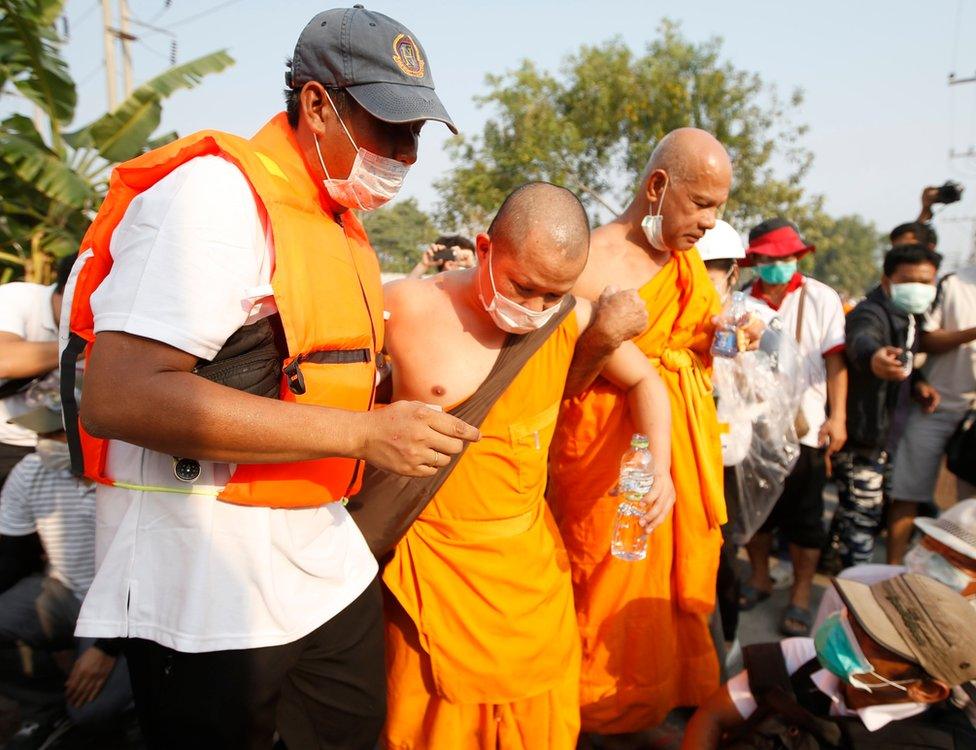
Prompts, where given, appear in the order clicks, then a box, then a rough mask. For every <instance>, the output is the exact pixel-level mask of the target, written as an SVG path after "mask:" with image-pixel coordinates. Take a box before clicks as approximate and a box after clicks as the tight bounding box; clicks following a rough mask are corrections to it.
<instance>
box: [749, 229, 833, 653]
mask: <svg viewBox="0 0 976 750" xmlns="http://www.w3.org/2000/svg"><path fill="white" fill-rule="evenodd" d="M814 249H815V248H814V247H813V245H808V244H806V243H805V242H804V241H803V240H802V239H801V237H800V233H799V231H798V230H797V228H796V227H795V226H794V225H793V224H791V223H790V222H788V221H786V220H785V219H779V218H776V219H769V220H767V221H764V222H762V223H761V224H759V225H758V226H756V227H755V228H753V230H752V231H751V232H750V233H749V251H748V255H747V256H746V261H745V264H746V265H752V266H755V268H756V272H757V275H758V278H757V279H756V280H755V281H754V282H753V283H752V284H751V286H750V288H749V292H750V294H751V295H752V296H753V297H755V298H757V299H760V300H762V301H763V302H765V303H766V304H767V305H769V306H770V307H771V308H772V309H773V310H776V311H777V312H778V313H779V315H780V317H781V319H782V321H783V330H784V331H785V332H788V333H790V334H792V335H793V336H794V337H795V338H796V341H797V344H798V348H799V350H800V358H801V373H800V376H801V378H802V379H803V384H804V387H805V390H804V392H803V395H802V397H801V400H800V412H799V415H798V417H797V436H798V437H799V438H800V457H799V459H798V460H797V463H796V465H795V466H794V468H793V471H792V472H791V473H790V475H789V476H788V477H787V478H786V483H785V485H784V488H783V493H782V495H781V496H780V499H779V500H778V501H777V503H776V506H775V507H774V508H773V511H772V513H770V515H769V518H768V519H767V520H766V523H765V524H764V525H763V526H762V528H761V529H760V530H759V531H758V532H757V533H756V535H755V536H754V537H753V539H752V540H751V541H750V542H749V543H748V544H747V545H746V549H747V551H748V552H749V562H750V563H751V566H752V574H751V577H750V580H749V581H748V582H747V583H744V584H743V586H742V598H741V600H740V601H741V603H742V605H743V608H744V609H748V608H750V607H752V606H754V605H755V603H756V602H757V601H760V600H762V599H765V598H767V597H768V596H769V593H770V590H771V588H772V581H771V580H770V578H769V554H770V552H771V550H772V544H773V531H774V530H775V529H777V528H782V530H783V532H784V534H785V536H786V538H787V540H788V541H789V543H790V557H791V558H792V561H793V587H792V590H791V592H790V604H789V606H788V607H787V608H786V610H785V611H784V613H783V616H782V619H781V621H780V631H781V632H782V633H783V634H784V635H806V634H807V633H809V632H810V623H811V621H812V619H813V616H812V614H811V612H810V592H811V587H812V585H813V576H814V574H815V573H816V570H817V562H818V561H819V559H820V549H821V547H822V546H823V543H824V537H825V532H824V528H823V521H822V516H823V488H824V484H826V481H827V473H828V470H827V462H829V460H830V456H831V455H833V454H834V453H836V452H837V451H839V450H840V449H841V448H842V447H843V446H844V442H845V441H846V439H847V429H846V421H847V366H846V364H845V362H844V308H843V305H842V304H841V301H840V297H839V296H838V295H837V292H835V291H834V290H833V289H831V288H830V287H829V286H827V285H826V284H823V283H821V282H819V281H817V280H816V279H812V278H810V277H808V276H804V275H803V274H801V273H800V272H799V271H797V261H799V260H800V258H802V257H803V256H805V255H807V254H808V253H811V252H813V251H814ZM828 406H829V408H830V414H829V417H828V414H827V407H828ZM801 417H802V418H801ZM801 433H802V434H801Z"/></svg>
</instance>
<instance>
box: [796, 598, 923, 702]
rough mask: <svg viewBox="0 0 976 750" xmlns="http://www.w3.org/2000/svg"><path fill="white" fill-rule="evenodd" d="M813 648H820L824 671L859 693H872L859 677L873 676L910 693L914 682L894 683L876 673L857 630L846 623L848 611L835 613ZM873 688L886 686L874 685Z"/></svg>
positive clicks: (818, 654)
mask: <svg viewBox="0 0 976 750" xmlns="http://www.w3.org/2000/svg"><path fill="white" fill-rule="evenodd" d="M813 645H814V648H816V649H817V659H818V660H819V661H820V663H821V664H822V665H823V666H824V668H825V669H827V670H829V671H831V672H833V673H834V674H835V675H837V676H838V677H840V678H841V679H842V680H843V681H844V682H846V683H847V684H849V685H851V686H852V687H855V688H857V689H858V690H866V691H867V692H869V693H870V692H871V691H872V685H870V684H868V683H866V682H864V681H863V680H861V679H859V678H858V676H857V675H862V674H870V675H873V676H874V677H876V678H877V679H878V680H880V681H881V682H882V683H883V684H884V685H889V686H891V687H894V688H898V689H899V690H902V691H907V688H906V687H905V684H908V683H911V682H914V680H899V681H893V680H889V679H887V678H885V677H882V676H881V675H879V674H878V673H877V672H875V671H874V666H873V665H872V664H871V662H869V661H868V660H867V657H866V656H865V655H864V652H863V651H862V650H861V645H860V644H859V643H858V642H857V637H856V636H855V635H854V631H853V630H851V626H850V623H849V622H848V621H847V612H846V611H845V610H842V611H840V612H834V613H833V614H832V615H830V616H829V617H828V618H827V619H826V620H824V622H823V624H822V625H821V626H820V627H819V628H817V632H816V633H814V634H813ZM873 687H883V685H874V686H873Z"/></svg>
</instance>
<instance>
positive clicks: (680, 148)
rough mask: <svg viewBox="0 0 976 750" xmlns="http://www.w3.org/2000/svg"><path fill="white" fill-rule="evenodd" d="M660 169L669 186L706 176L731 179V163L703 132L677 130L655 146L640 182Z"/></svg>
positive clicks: (715, 142)
mask: <svg viewBox="0 0 976 750" xmlns="http://www.w3.org/2000/svg"><path fill="white" fill-rule="evenodd" d="M656 169H660V170H662V171H664V172H666V173H667V175H668V177H669V178H670V179H671V181H672V182H685V181H687V180H689V179H698V178H700V177H705V176H707V175H714V176H716V177H719V178H724V179H725V180H726V181H731V179H732V160H731V159H730V158H729V153H728V151H726V150H725V146H723V145H722V144H721V143H719V141H718V139H717V138H716V137H715V136H714V135H712V134H711V133H709V132H708V131H706V130H699V129H698V128H678V129H677V130H672V131H671V132H670V133H668V134H667V135H666V136H664V138H662V139H661V141H660V143H658V144H657V146H656V147H655V149H654V151H653V152H652V153H651V158H650V159H648V160H647V166H646V167H645V168H644V174H643V176H642V177H641V182H646V181H647V178H648V177H649V176H650V175H651V173H652V172H653V171H654V170H656Z"/></svg>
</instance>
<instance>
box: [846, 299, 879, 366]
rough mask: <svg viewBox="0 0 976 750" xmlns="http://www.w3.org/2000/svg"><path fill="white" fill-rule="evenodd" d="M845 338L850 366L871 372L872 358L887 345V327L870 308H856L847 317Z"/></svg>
mask: <svg viewBox="0 0 976 750" xmlns="http://www.w3.org/2000/svg"><path fill="white" fill-rule="evenodd" d="M844 337H845V339H846V345H845V350H844V351H845V354H846V356H847V361H848V364H850V366H851V367H853V368H856V369H858V370H862V371H864V372H870V371H871V357H873V356H874V353H875V352H876V351H878V349H880V348H881V347H883V346H885V345H886V343H887V342H886V341H885V338H886V336H885V325H884V323H883V321H882V320H881V318H880V317H878V315H877V314H875V313H874V312H872V311H871V310H870V309H868V308H861V309H856V308H855V309H854V310H852V311H851V312H850V314H849V315H848V316H847V322H846V324H845V332H844Z"/></svg>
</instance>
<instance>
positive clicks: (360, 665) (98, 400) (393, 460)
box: [62, 6, 478, 748]
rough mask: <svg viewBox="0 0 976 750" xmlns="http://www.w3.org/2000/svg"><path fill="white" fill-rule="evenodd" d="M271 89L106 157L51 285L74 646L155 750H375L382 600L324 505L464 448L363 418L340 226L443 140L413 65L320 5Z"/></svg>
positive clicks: (371, 297)
mask: <svg viewBox="0 0 976 750" xmlns="http://www.w3.org/2000/svg"><path fill="white" fill-rule="evenodd" d="M286 78H287V83H288V90H287V92H286V100H287V113H281V114H279V115H277V116H275V117H274V118H273V119H272V120H271V121H270V122H269V123H268V124H267V125H265V126H264V128H262V130H261V131H260V132H259V133H258V134H257V135H256V136H255V137H254V138H253V139H251V140H245V139H242V138H239V137H236V136H232V135H229V134H225V133H217V132H212V131H206V132H203V133H198V134H195V135H191V136H188V137H186V138H184V139H182V140H180V141H176V142H175V143H172V144H169V145H168V146H165V147H163V148H161V149H158V150H156V151H153V152H150V153H148V154H145V155H143V156H140V157H138V158H136V159H134V160H132V161H130V162H127V163H126V164H122V165H120V166H119V167H118V168H117V169H116V170H115V171H114V173H113V176H112V182H111V186H110V191H109V194H108V196H107V198H106V200H105V203H104V204H103V206H102V209H101V210H100V212H99V215H98V217H97V218H96V220H95V222H94V223H93V225H92V227H91V228H90V230H89V232H88V233H87V235H86V237H85V240H84V242H83V244H82V248H81V255H80V257H79V260H78V263H77V264H76V266H75V269H74V271H73V278H72V279H71V280H70V282H69V286H70V287H71V290H70V302H68V303H67V309H69V310H70V321H69V326H68V327H69V328H70V334H71V335H70V338H69V339H68V340H67V341H66V342H64V341H63V343H64V344H65V354H64V357H63V359H62V370H63V372H64V373H66V375H68V377H69V378H70V377H71V376H72V375H73V373H74V365H73V362H72V361H71V360H72V358H73V357H74V356H76V355H77V354H78V353H79V352H81V351H82V350H84V352H85V354H86V359H87V369H86V377H85V383H84V394H83V399H82V404H81V413H80V425H79V423H78V420H77V419H75V420H72V419H70V418H67V419H66V421H67V425H68V428H69V431H70V432H71V433H73V438H74V442H75V443H76V445H77V446H78V449H76V450H75V451H74V452H73V461H74V466H75V469H76V470H81V469H83V470H84V472H85V474H86V475H87V476H89V477H90V478H92V479H94V480H95V481H97V482H99V483H100V484H99V488H98V501H97V528H98V539H97V547H98V549H97V557H98V560H97V563H98V570H97V573H96V577H95V581H94V583H93V584H92V586H91V588H90V590H89V593H88V597H87V598H86V600H85V602H84V605H83V607H82V610H81V615H80V617H79V620H78V630H77V632H78V634H79V635H83V636H94V637H103V638H104V637H107V638H123V639H124V643H125V645H124V650H125V653H126V656H127V657H128V661H129V668H130V672H131V676H132V682H133V687H134V694H135V698H136V705H137V710H138V712H139V718H140V722H141V724H142V727H143V730H144V734H145V736H146V738H147V740H148V743H149V746H150V747H152V748H174V747H208V748H210V747H226V748H268V747H270V746H271V744H272V742H273V735H274V733H275V731H276V730H277V731H278V733H279V734H280V736H281V737H282V739H283V740H284V741H285V742H286V743H287V744H288V746H289V747H292V748H300V747H318V748H372V747H373V746H374V745H375V742H376V739H377V736H378V734H379V731H380V728H381V726H382V723H383V720H384V714H385V690H384V664H383V631H382V611H381V600H380V589H379V584H378V581H377V579H376V573H377V568H376V562H375V560H374V558H373V556H372V555H371V553H370V552H369V549H368V547H367V545H366V543H365V541H364V539H363V538H362V535H361V534H360V533H359V530H358V528H357V526H356V525H355V523H354V522H353V521H352V519H351V518H350V516H349V514H348V513H347V512H346V510H345V509H344V507H343V505H342V503H341V502H339V501H341V500H342V499H343V498H344V497H347V496H349V495H351V494H353V493H354V492H355V491H356V490H357V488H358V485H359V481H360V475H361V470H362V462H363V461H367V462H371V463H374V464H376V465H378V466H380V467H383V468H385V469H388V470H392V471H395V472H398V473H401V474H407V475H414V476H425V475H430V474H432V473H433V472H434V471H435V469H436V467H437V466H440V465H444V464H446V463H447V461H448V460H449V456H450V455H452V454H454V453H457V452H459V451H460V450H461V447H462V445H463V441H470V440H475V439H477V437H478V433H477V430H475V429H473V428H471V427H469V426H468V425H466V424H464V423H463V422H461V421H460V420H458V419H455V418H454V417H451V416H449V415H446V414H441V413H438V412H436V411H434V410H431V409H428V408H426V407H424V406H422V405H421V404H416V403H407V402H400V403H395V404H393V405H391V406H389V407H387V408H385V409H382V410H378V411H372V412H371V411H369V407H370V406H371V404H372V400H373V391H374V383H375V374H376V366H375V362H376V352H379V351H380V349H381V348H382V346H383V307H382V291H381V287H380V278H379V268H378V264H377V261H376V257H375V255H374V254H373V252H372V250H371V248H370V247H369V243H368V241H367V239H366V236H365V233H364V232H363V229H362V227H361V225H360V224H359V221H358V220H357V219H356V217H355V216H354V214H353V212H352V211H350V210H348V209H351V208H352V209H362V210H371V209H374V208H377V207H378V206H380V205H382V204H383V203H384V202H386V201H387V200H389V198H391V197H392V196H393V195H394V194H395V193H396V191H397V189H398V188H399V184H400V181H401V180H402V178H403V175H404V173H405V172H406V171H407V168H408V167H409V166H410V165H411V164H412V163H413V162H414V161H415V159H416V153H417V137H418V134H419V131H420V128H421V126H422V125H423V123H424V122H425V121H426V120H439V121H441V122H444V123H446V124H447V125H448V126H449V127H451V129H452V130H453V129H454V127H453V124H452V123H451V120H450V118H449V117H448V115H447V112H446V111H445V110H444V107H443V105H442V104H441V103H440V101H439V99H438V98H437V96H436V94H435V93H434V89H433V80H432V79H431V77H430V70H429V67H428V65H427V60H426V57H425V55H424V52H423V49H422V48H421V47H420V45H419V44H418V43H417V42H416V41H415V39H414V37H413V36H412V35H411V33H410V31H409V30H408V29H406V28H405V27H403V26H402V25H401V24H399V23H398V22H396V21H394V20H393V19H391V18H388V17H386V16H384V15H381V14H379V13H373V12H370V11H367V10H365V9H363V8H362V6H356V7H355V8H352V9H336V10H330V11H325V12H323V13H320V14H319V15H317V16H315V17H314V18H313V19H312V20H311V22H310V23H309V24H308V25H307V26H306V28H305V30H304V31H303V32H302V34H301V36H300V37H299V40H298V44H297V46H296V48H295V54H294V58H293V60H292V61H291V65H290V73H289V75H288V76H287V77H286ZM211 381H216V382H211ZM229 386H230V387H229ZM64 390H65V393H64V395H65V397H66V398H65V401H66V403H67V404H69V405H70V402H71V400H72V393H71V388H70V383H69V387H68V388H67V389H64ZM245 391H246V392H245ZM262 396H265V397H262Z"/></svg>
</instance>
